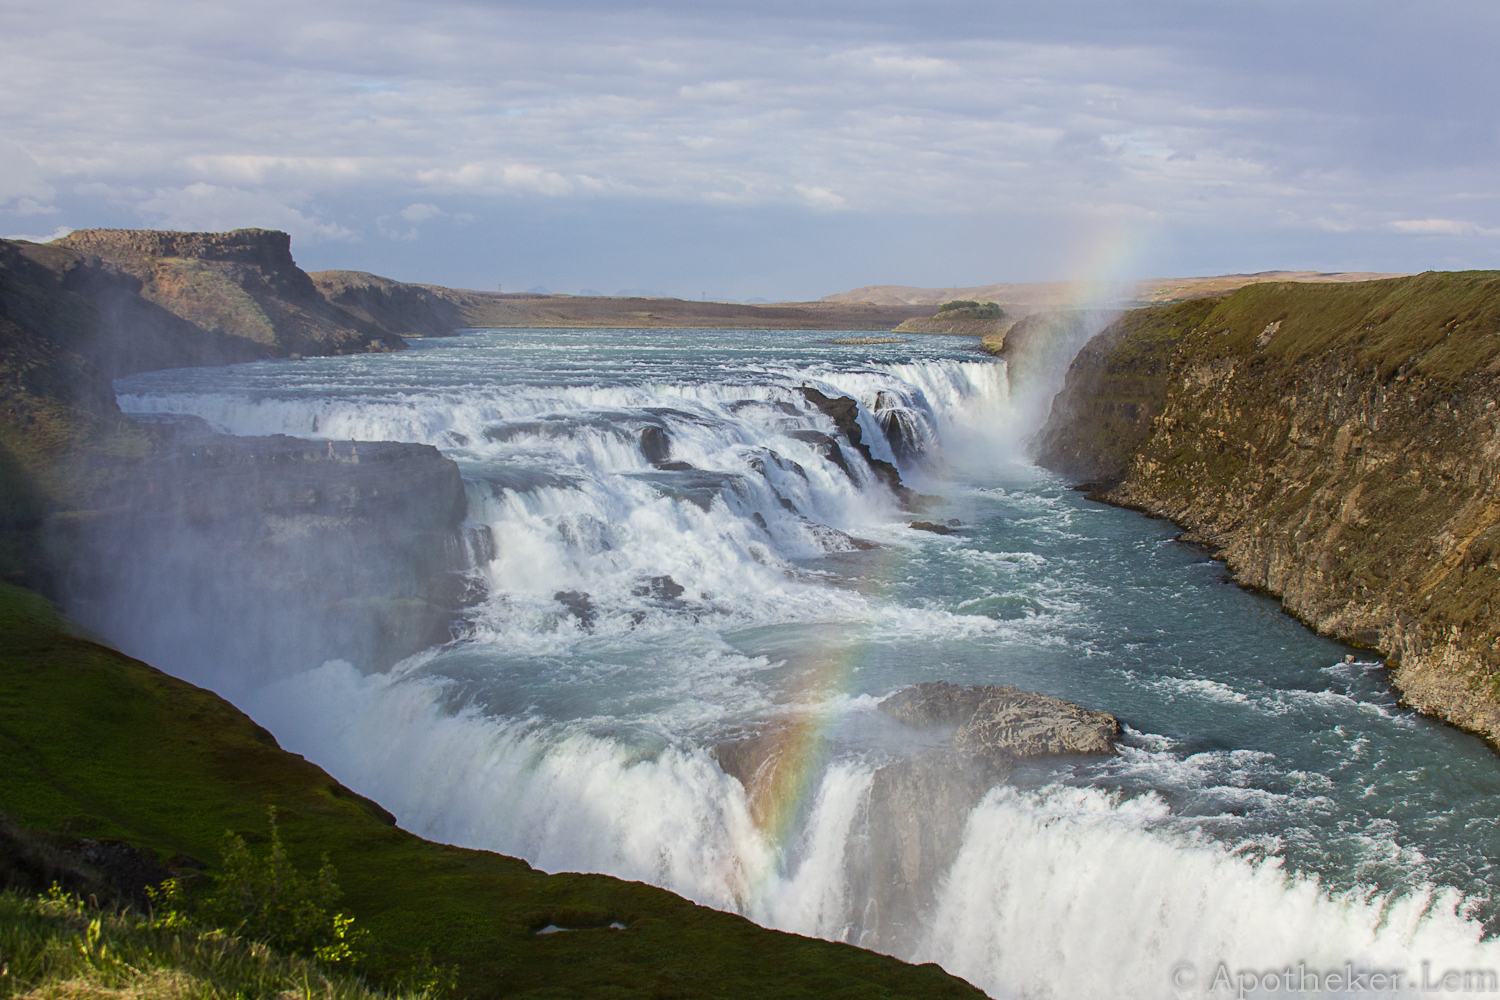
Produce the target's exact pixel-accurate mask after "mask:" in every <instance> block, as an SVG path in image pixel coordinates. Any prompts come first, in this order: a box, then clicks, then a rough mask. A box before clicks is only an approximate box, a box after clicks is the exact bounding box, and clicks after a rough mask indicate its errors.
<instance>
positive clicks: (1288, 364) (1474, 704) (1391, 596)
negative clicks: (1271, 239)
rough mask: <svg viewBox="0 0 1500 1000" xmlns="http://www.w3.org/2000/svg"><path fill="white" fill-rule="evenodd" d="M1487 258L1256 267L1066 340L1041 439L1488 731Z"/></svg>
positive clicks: (1494, 581)
mask: <svg viewBox="0 0 1500 1000" xmlns="http://www.w3.org/2000/svg"><path fill="white" fill-rule="evenodd" d="M1497 366H1500V275H1497V274H1495V273H1494V272H1470V273H1461V274H1447V275H1443V274H1427V275H1419V276H1416V277H1412V278H1401V279H1395V280H1388V281H1375V282H1367V283H1364V284H1351V285H1344V286H1290V285H1282V286H1277V285H1262V286H1257V287H1255V288H1250V289H1245V290H1243V291H1241V292H1238V293H1236V294H1234V295H1232V296H1229V297H1227V298H1223V299H1217V300H1210V301H1207V302H1194V303H1184V304H1182V305H1179V306H1172V307H1165V308H1160V309H1151V310H1141V311H1139V312H1137V313H1134V314H1131V315H1129V316H1127V317H1125V318H1124V319H1122V321H1121V322H1120V323H1118V324H1116V326H1115V327H1113V328H1112V329H1111V330H1109V331H1106V332H1105V333H1104V334H1101V336H1100V337H1099V338H1096V340H1095V341H1093V342H1092V343H1091V344H1090V345H1089V347H1088V349H1087V350H1085V351H1084V352H1083V353H1082V354H1080V355H1079V357H1078V359H1077V360H1076V361H1075V362H1074V364H1073V366H1072V369H1071V370H1070V371H1069V374H1068V381H1067V385H1066V387H1065V389H1064V391H1063V392H1062V393H1060V394H1059V395H1058V397H1057V399H1056V401H1055V402H1054V405H1053V411H1052V417H1051V420H1050V421H1049V423H1048V426H1047V427H1046V428H1045V430H1044V432H1043V434H1042V436H1041V442H1040V443H1041V448H1040V454H1039V458H1038V460H1039V461H1040V462H1041V463H1042V464H1043V465H1046V466H1048V467H1050V468H1053V469H1056V470H1058V471H1060V472H1063V473H1065V474H1067V475H1070V476H1073V477H1075V478H1078V479H1083V480H1086V481H1090V482H1093V483H1095V484H1097V486H1098V493H1097V496H1098V497H1099V498H1100V499H1104V500H1107V501H1108V502H1111V503H1115V504H1121V505H1125V506H1130V507H1134V508H1137V509H1140V510H1144V511H1147V512H1149V513H1152V514H1155V515H1159V516H1163V517H1168V518H1171V519H1172V520H1173V521H1175V522H1177V523H1178V524H1180V525H1182V526H1183V527H1185V528H1186V529H1188V538H1189V539H1190V540H1194V541H1198V542H1200V543H1202V544H1204V545H1206V546H1208V547H1209V548H1210V549H1211V550H1213V551H1214V552H1215V553H1216V554H1217V555H1218V556H1219V557H1220V558H1223V559H1224V560H1225V561H1226V563H1227V564H1228V567H1229V569H1230V570H1231V571H1232V572H1233V574H1234V576H1235V578H1236V579H1237V580H1239V581H1240V582H1241V583H1243V584H1245V585H1248V586H1253V587H1258V588H1263V589H1265V590H1267V591H1269V592H1271V593H1273V594H1276V595H1278V596H1280V597H1281V598H1282V600H1283V603H1284V606H1285V607H1286V609H1287V610H1288V611H1290V612H1291V613H1293V614H1295V615H1296V616H1297V617H1299V618H1301V619H1302V620H1303V621H1305V622H1307V623H1308V624H1309V625H1311V626H1312V627H1313V628H1315V629H1317V631H1319V632H1320V633H1322V634H1325V635H1329V636H1333V637H1336V638H1339V639H1343V640H1345V641H1349V642H1352V643H1356V644H1358V645H1363V646H1368V647H1373V648H1375V649H1378V650H1379V651H1380V652H1381V653H1383V654H1384V655H1385V656H1386V657H1388V658H1389V661H1390V663H1391V665H1392V667H1394V672H1393V674H1392V681H1393V683H1394V684H1395V686H1396V687H1397V688H1398V689H1400V691H1401V692H1402V695H1403V697H1404V699H1405V700H1406V702H1408V703H1409V704H1410V705H1411V706H1413V707H1414V708H1416V709H1418V710H1420V711H1423V712H1427V713H1431V714H1433V715H1437V716H1439V717H1441V718H1443V719H1446V720H1448V721H1450V722H1453V723H1455V724H1457V725H1460V726H1462V727H1464V728H1466V729H1470V730H1473V731H1474V732H1477V733H1479V734H1481V735H1483V736H1485V737H1486V738H1487V739H1488V740H1490V742H1491V743H1494V744H1496V745H1500V622H1497V620H1496V617H1495V609H1496V607H1497V605H1500V543H1497V541H1496V539H1500V468H1497V459H1500V410H1497V405H1500V368H1497Z"/></svg>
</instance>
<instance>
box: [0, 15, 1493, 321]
mask: <svg viewBox="0 0 1500 1000" xmlns="http://www.w3.org/2000/svg"><path fill="white" fill-rule="evenodd" d="M1497 43H1500V3H1496V2H1494V0H1443V2H1440V3H1423V2H1392V0H1358V2H1345V0H1300V2H1297V3H1292V2H1281V0H1159V2H1158V0H1132V2H1129V3H1126V2H1123V0H1093V2H1078V0H1053V2H1049V3H1037V2H1035V0H1028V2H1025V3H1013V2H1007V0H989V2H978V0H951V2H950V0H936V2H924V3H911V2H907V3H894V2H888V0H847V2H846V0H831V2H830V0H800V2H793V0H729V2H725V0H694V2H686V0H680V2H679V0H664V2H660V3H655V4H650V5H632V4H631V3H629V2H628V0H625V2H621V0H609V2H602V0H552V2H547V3H545V4H544V3H492V2H479V0H471V2H459V0H422V2H420V3H417V2H393V0H357V2H355V0H256V2H255V3H242V2H241V3H226V2H220V0H193V2H145V0H108V2H104V0H48V2H34V0H20V2H18V0H0V65H3V66H4V68H5V70H4V73H3V74H0V234H3V235H6V236H22V237H27V238H32V239H45V238H47V237H49V236H52V235H53V234H57V233H60V232H61V231H64V230H66V229H69V228H87V227H94V226H112V227H125V228H156V229H189V230H220V229H232V228H238V227H247V226H260V227H266V228H275V229H284V230H286V231H288V232H290V233H291V234H292V249H293V253H294V255H295V256H296V258H297V261H298V263H299V264H301V265H302V266H303V267H304V268H306V269H308V270H320V269H325V268H335V267H340V268H350V269H356V270H368V271H374V272H376V273H379V274H384V275H387V276H389V277H392V278H397V279H401V280H408V281H424V282H432V283H437V284H446V285H454V286H463V287H470V288H483V289H494V288H501V289H503V290H505V291H523V290H526V289H528V288H533V287H545V288H547V289H549V290H551V291H554V292H568V293H578V292H580V291H582V290H584V289H590V290H595V291H600V292H603V293H605V294H614V293H617V292H622V291H630V292H636V293H647V294H666V295H676V296H680V297H685V298H700V297H707V298H710V299H730V300H745V299H751V298H764V299H771V300H792V299H810V298H817V297H819V296H822V295H827V294H832V293H835V292H839V291H844V290H846V289H850V288H854V287H858V286H863V285H872V284H907V285H918V286H964V285H978V284H986V283H991V282H998V281H1035V280H1052V279H1070V278H1100V279H1118V278H1148V277H1182V276H1191V275H1203V274H1220V273H1229V272H1239V271H1260V270H1270V269H1311V270H1328V271H1350V270H1359V271H1421V270H1427V269H1443V270H1446V269H1460V268H1492V267H1496V266H1500V265H1497V252H1500V109H1497V95H1500V59H1497V58H1496V57H1495V52H1496V50H1497Z"/></svg>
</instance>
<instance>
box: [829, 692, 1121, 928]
mask: <svg viewBox="0 0 1500 1000" xmlns="http://www.w3.org/2000/svg"><path fill="white" fill-rule="evenodd" d="M879 707H880V710H881V711H882V712H884V713H885V714H886V715H889V716H890V717H891V718H893V719H895V720H897V721H898V722H900V723H902V724H904V725H907V726H910V727H912V728H913V729H918V730H929V731H935V732H934V733H933V735H934V736H940V735H942V734H944V733H945V732H947V731H951V733H952V735H951V736H949V737H948V738H947V739H945V740H942V741H941V742H939V743H938V744H937V745H935V746H932V747H930V748H928V749H926V750H922V751H920V752H918V753H916V754H914V755H912V756H910V757H907V758H905V759H904V760H900V761H897V762H896V763H893V764H887V765H886V766H885V767H882V768H880V769H879V770H878V771H876V772H875V776H874V779H873V780H872V782H871V784H870V807H869V820H868V822H869V835H868V838H867V843H868V852H869V853H868V857H866V858H862V859H861V861H860V863H859V866H858V867H859V869H860V870H861V871H863V872H865V873H867V877H868V878H869V879H870V887H869V888H870V893H871V898H873V899H876V900H878V901H880V906H881V907H882V912H881V913H880V914H879V915H878V919H875V918H874V916H873V915H872V920H871V923H870V926H869V928H868V933H869V934H870V936H871V937H870V940H869V941H868V942H867V943H870V944H871V945H872V946H873V947H876V948H881V949H885V950H889V949H892V948H895V947H898V946H899V944H900V942H901V941H903V940H909V939H910V936H911V935H912V934H915V933H918V930H919V928H920V927H921V926H922V924H923V920H922V918H923V914H924V913H925V912H926V911H927V910H928V909H929V908H930V907H931V906H932V905H933V901H934V892H935V890H936V887H937V885H938V882H939V880H940V879H941V878H942V875H943V873H944V872H946V871H947V870H948V868H949V866H950V865H952V863H953V860H954V858H956V857H957V856H958V851H959V848H960V847H962V846H963V831H964V826H965V823H966V822H967V820H968V815H969V812H970V810H972V809H973V808H974V806H975V805H976V804H978V802H979V800H980V799H982V798H983V797H984V795H985V793H986V792H988V791H989V790H990V789H991V788H993V787H995V785H996V784H998V783H999V782H1001V781H1003V780H1004V779H1005V778H1006V776H1007V775H1008V774H1009V773H1010V772H1011V770H1012V769H1013V768H1014V767H1015V766H1016V764H1017V763H1019V762H1020V761H1023V760H1028V759H1039V758H1045V757H1056V756H1062V755H1065V754H1111V753H1114V741H1115V739H1117V738H1118V737H1119V735H1120V724H1119V722H1118V721H1117V720H1116V719H1115V717H1114V716H1113V715H1110V714H1109V713H1108V712H1097V711H1093V710H1091V709H1087V708H1082V707H1080V706H1078V705H1075V704H1073V703H1072V702H1067V701H1063V700H1062V699H1061V698H1053V697H1051V696H1049V695H1043V694H1033V693H1031V692H1028V691H1022V690H1020V689H1019V688H1014V687H1004V686H997V685H981V686H977V687H960V686H958V685H956V684H949V683H947V682H946V681H932V682H928V683H923V684H915V685H913V686H911V687H908V688H904V689H902V690H900V691H897V692H896V693H895V694H893V695H891V696H890V697H888V698H886V699H885V700H884V701H882V702H881V703H880V706H879Z"/></svg>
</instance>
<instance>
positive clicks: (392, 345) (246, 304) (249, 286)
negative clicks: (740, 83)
mask: <svg viewBox="0 0 1500 1000" xmlns="http://www.w3.org/2000/svg"><path fill="white" fill-rule="evenodd" d="M52 246H54V247H60V248H64V249H68V250H76V251H79V252H81V253H86V254H92V255H95V256H97V257H99V258H100V259H102V260H105V261H108V262H109V263H111V264H113V265H115V266H117V267H119V268H121V269H122V270H124V271H126V272H128V273H130V274H132V275H134V276H135V277H136V278H138V279H139V280H140V282H141V293H140V294H141V296H142V297H143V298H145V299H147V300H148V301H150V302H154V303H156V304H157V305H160V306H161V307H162V308H164V309H167V310H168V311H170V312H172V313H175V314H176V315H178V316H180V317H182V318H183V319H185V320H187V321H188V322H190V323H192V324H194V325H195V326H197V327H199V328H201V329H203V330H205V331H208V332H210V333H216V334H220V335H225V336H231V337H238V338H240V339H242V340H247V341H250V342H252V343H255V344H259V345H261V346H262V347H263V348H265V350H266V352H267V353H268V354H271V355H274V356H284V355H287V354H350V353H355V352H360V351H367V350H371V349H376V350H400V349H401V348H402V347H403V346H404V345H403V343H402V341H401V338H400V336H399V335H398V334H397V333H395V332H393V331H391V330H389V329H387V328H385V327H384V326H382V325H380V324H379V323H378V322H372V321H371V320H370V319H368V318H366V317H363V316H358V315H356V314H354V313H350V312H346V311H345V310H343V309H340V308H339V307H338V306H336V305H334V304H333V303H331V302H329V301H328V300H327V299H326V298H324V296H323V294H322V292H320V291H319V290H318V287H317V286H316V285H315V284H313V281H312V279H311V278H309V277H308V276H307V272H305V271H303V270H302V269H301V268H300V267H298V266H297V262H296V261H295V260H294V259H293V258H292V248H291V237H290V236H289V235H287V234H286V233H283V232H277V231H275V230H270V229H237V230H235V231H233V232H229V233H176V232H158V231H154V230H137V229H80V230H76V231H74V232H73V233H70V234H69V235H67V236H64V237H63V238H62V239H60V240H57V241H56V242H54V243H53V244H52Z"/></svg>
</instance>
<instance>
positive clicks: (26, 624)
mask: <svg viewBox="0 0 1500 1000" xmlns="http://www.w3.org/2000/svg"><path fill="white" fill-rule="evenodd" d="M0 760H3V764H4V766H3V767H0V809H4V811H6V812H8V813H9V814H10V815H11V816H12V818H13V819H14V820H15V821H17V822H18V823H20V824H22V825H24V826H28V827H32V828H36V829H41V830H45V831H56V830H61V829H67V830H71V831H73V832H76V833H81V834H85V835H87V836H90V837H93V838H117V839H121V840H126V841H129V842H131V843H133V844H135V845H137V846H139V847H142V848H145V849H148V850H152V851H155V852H156V853H157V854H158V855H159V856H160V857H162V858H163V859H165V858H168V857H170V856H172V855H175V854H178V853H183V854H187V855H190V856H192V857H196V858H199V859H202V860H204V861H215V860H217V857H218V853H217V852H218V844H219V842H220V839H221V838H222V836H223V834H224V831H225V830H226V829H236V830H240V831H244V832H246V833H252V834H253V833H255V832H256V831H263V830H264V829H265V811H266V807H267V806H268V805H272V804H274V805H277V806H278V807H279V808H280V810H281V812H280V816H281V820H282V833H283V836H284V838H285V840H286V842H287V845H288V848H289V850H290V851H291V854H292V858H293V860H294V861H295V862H297V863H298V864H299V865H301V866H303V867H312V866H313V865H314V864H315V862H316V859H317V856H318V855H319V854H321V853H322V852H325V851H326V852H327V853H328V854H329V855H330V856H331V858H332V860H333V862H334V864H335V865H336V866H337V867H338V870H339V881H340V884H341V885H342V886H343V888H344V890H345V892H346V894H347V895H346V898H345V901H344V906H345V908H346V909H347V910H348V911H349V912H351V913H353V914H354V915H355V916H356V917H357V918H358V921H359V923H360V925H362V926H364V927H366V928H368V929H369V930H370V931H371V932H372V935H373V936H372V939H371V942H370V948H369V951H370V953H371V959H370V966H371V970H372V971H373V972H374V973H375V974H376V975H377V977H380V976H385V977H390V976H394V975H396V974H398V973H399V971H400V970H401V969H402V968H404V967H405V966H406V965H407V964H408V963H409V962H410V961H411V959H412V956H413V955H415V954H416V953H418V952H420V951H421V950H422V949H424V948H426V949H429V950H430V951H431V954H432V956H433V958H434V959H435V960H437V961H439V962H443V963H454V964H457V965H458V966H459V968H460V970H461V975H462V979H461V983H460V987H459V992H460V993H461V994H463V995H467V996H471V997H492V996H528V997H538V998H540V997H558V998H561V997H575V996H589V997H619V998H627V997H689V996H691V997H807V998H831V997H847V998H851V1000H853V998H856V997H857V998H862V1000H863V998H871V997H903V996H904V997H955V998H957V997H966V998H967V997H978V996H980V994H979V993H978V991H976V990H973V989H972V988H971V987H969V986H968V985H967V984H965V983H963V982H962V981H960V980H957V979H954V978H953V977H951V976H948V975H947V974H946V973H944V972H942V970H940V969H938V968H937V967H936V966H932V965H928V966H910V965H905V964H903V963H900V962H897V961H895V960H894V959H889V958H886V957H884V956H880V955H876V954H874V953H871V952H866V951H863V950H861V949H858V948H854V947H851V946H848V945H842V944H835V943H830V942H825V941H819V940H814V939H809V938H802V937H798V936H795V935H790V934H782V933H778V932H774V931H768V930H765V929H764V928H761V927H758V926H756V925H755V924H752V923H751V922H750V921H748V920H745V919H743V918H741V917H738V916H734V915H732V914H727V913H721V912H719V911H716V910H711V909H708V908H705V907H700V906H695V905H693V904H691V903H688V902H687V901H685V900H683V899H681V898H679V897H677V896H675V895H673V894H671V893H668V892H666V891H664V890H661V889H656V888H653V887H651V886H647V885H643V884H640V883H633V882H624V881H621V880H619V879H614V878H609V877H606V876H602V875H545V874H543V873H541V872H537V871H534V870H532V869H531V868H529V867H528V866H527V865H526V864H525V863H524V862H522V861H519V860H516V859H513V858H507V857H503V856H501V855H497V854H490V853H486V852H482V851H469V850H461V849H458V848H454V847H446V846H442V845H438V844H433V843H429V842H427V841H424V840H421V839H420V838H418V837H415V836H413V835H411V834H408V833H406V832H404V831H402V830H400V829H397V828H395V827H392V826H389V825H387V824H386V823H385V822H383V821H382V820H381V818H380V816H379V810H378V808H376V807H373V806H372V805H370V804H367V803H366V802H364V801H363V800H361V799H360V798H359V797H358V796H355V795H354V794H353V793H351V792H349V791H348V790H346V789H344V788H342V786H340V785H338V784H337V783H336V782H334V781H333V780H332V779H331V778H329V777H328V775H327V774H325V773H324V772H323V771H322V770H321V769H319V768H317V767H316V766H314V765H312V764H310V763H307V762H306V761H303V760H302V759H301V758H299V757H297V756H295V755H293V754H289V753H286V752H284V751H282V750H280V749H279V748H278V747H277V745H276V743H275V741H274V739H273V738H272V737H271V736H270V734H269V733H267V732H265V731H264V730H263V729H260V728H259V727H258V726H256V725H255V724H254V722H252V721H251V720H250V719H249V718H248V717H246V716H245V715H244V714H243V713H241V712H239V711H238V710H237V709H235V708H234V707H233V706H232V705H230V704H229V703H227V702H225V701H224V700H222V699H221V698H219V697H217V696H216V695H214V694H212V693H211V692H208V691H204V690H202V689H199V688H196V687H193V686H192V685H189V684H186V683H184V682H182V681H179V680H176V679H174V678H172V677H169V676H167V675H166V674H163V673H161V672H160V671H157V670H155V669H153V668H151V667H149V666H147V665H145V664H143V663H140V662H138V661H136V660H132V659H130V658H129V657H126V656H123V655H121V654H119V653H117V652H114V651H113V650H110V649H108V648H106V647H103V646H100V645H96V644H94V643H92V642H88V641H86V640H84V639H80V638H75V637H74V636H73V635H72V634H70V633H69V631H68V630H67V623H66V622H65V620H63V619H61V618H60V617H59V616H58V615H57V614H56V613H55V612H54V611H53V610H52V609H51V606H50V605H48V604H47V603H46V602H45V601H43V600H42V599H41V598H39V597H37V596H36V595H34V594H32V593H31V592H29V591H25V590H21V589H19V588H15V587H9V586H4V585H0ZM613 920H619V921H622V922H624V923H626V924H628V925H629V926H628V929H627V930H624V931H614V930H609V929H605V928H603V926H602V925H605V924H607V923H609V922H610V921H613ZM547 924H558V925H560V926H569V927H588V926H593V927H598V928H601V929H597V930H583V931H579V932H577V933H571V934H554V935H550V936H548V937H543V938H538V937H536V936H535V935H534V934H533V933H532V932H533V931H535V930H536V929H537V928H539V927H542V926H545V925H547Z"/></svg>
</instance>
